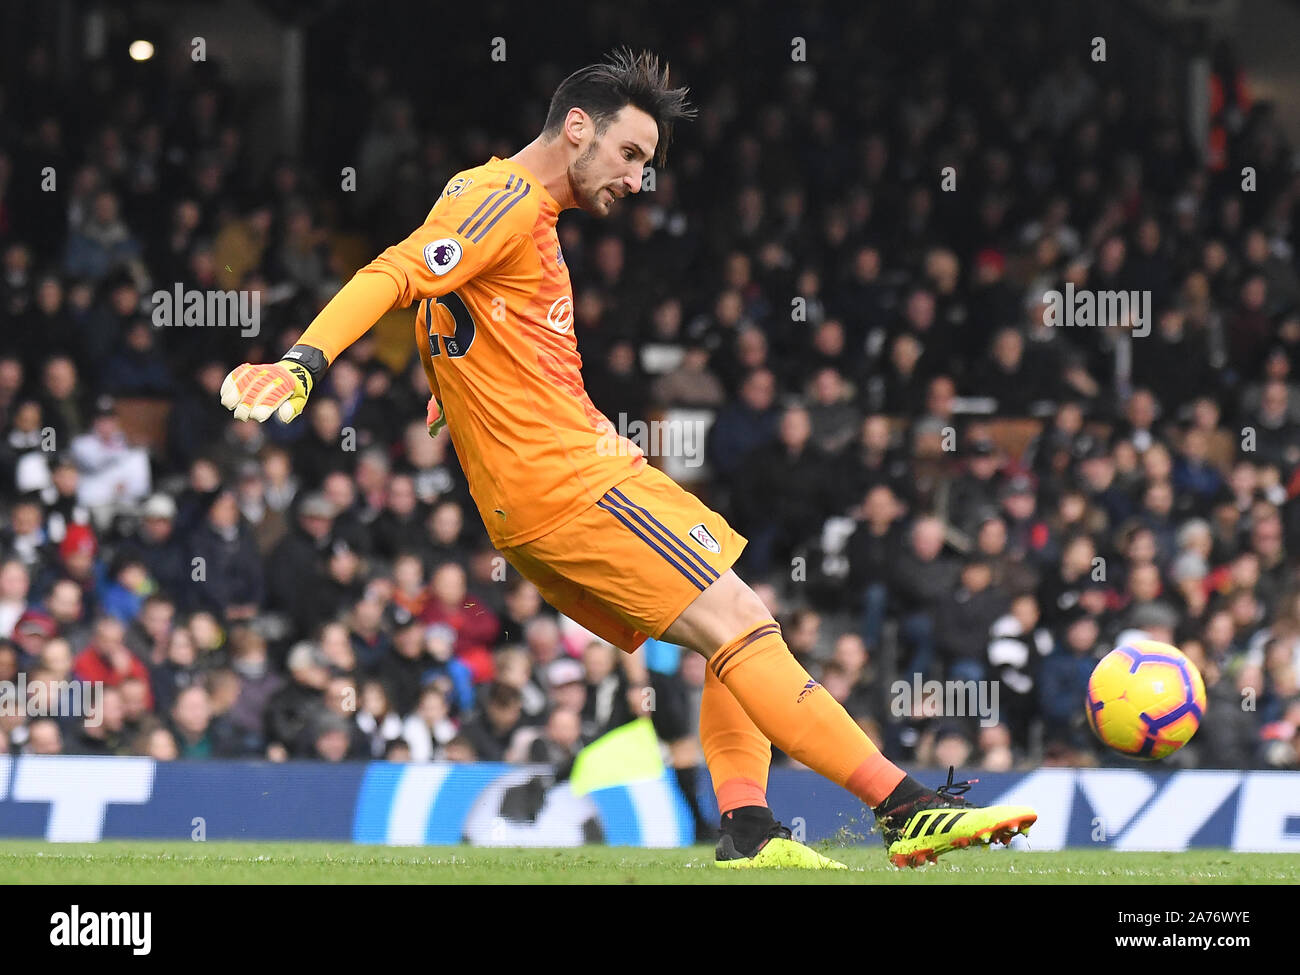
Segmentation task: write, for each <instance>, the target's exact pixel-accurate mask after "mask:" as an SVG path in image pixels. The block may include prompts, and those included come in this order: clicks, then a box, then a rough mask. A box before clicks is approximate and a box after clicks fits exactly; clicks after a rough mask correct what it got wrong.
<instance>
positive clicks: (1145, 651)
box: [1086, 640, 1205, 759]
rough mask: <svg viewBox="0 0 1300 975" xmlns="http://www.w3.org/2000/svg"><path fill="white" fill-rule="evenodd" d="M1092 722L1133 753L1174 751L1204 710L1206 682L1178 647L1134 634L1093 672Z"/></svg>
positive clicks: (1111, 742)
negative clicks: (1131, 640) (1130, 641)
mask: <svg viewBox="0 0 1300 975" xmlns="http://www.w3.org/2000/svg"><path fill="white" fill-rule="evenodd" d="M1086 707H1087V714H1088V724H1089V725H1091V726H1092V730H1093V732H1094V733H1095V734H1096V735H1097V737H1098V738H1100V739H1101V741H1102V742H1103V743H1104V744H1106V745H1108V746H1109V747H1111V748H1113V749H1115V751H1117V752H1123V753H1124V754H1125V755H1131V756H1132V757H1134V758H1149V759H1158V758H1164V757H1165V756H1166V755H1172V754H1173V753H1174V752H1176V751H1178V749H1180V748H1182V747H1183V746H1184V745H1186V744H1187V743H1188V741H1190V740H1191V737H1192V735H1194V734H1196V729H1197V728H1199V727H1200V726H1201V717H1202V716H1203V715H1204V714H1205V682H1204V681H1203V680H1201V672H1200V671H1199V670H1197V669H1196V665H1195V664H1194V663H1192V662H1191V661H1190V660H1188V659H1187V657H1186V655H1185V654H1184V653H1183V652H1182V651H1181V650H1179V649H1178V648H1177V647H1171V646H1170V645H1169V644H1167V643H1157V642H1155V641H1154V640H1135V641H1133V642H1132V643H1126V644H1124V645H1123V646H1120V647H1116V648H1115V649H1114V650H1112V651H1111V652H1110V653H1108V654H1106V656H1104V657H1102V658H1101V661H1100V662H1099V663H1098V664H1097V666H1096V667H1095V668H1094V669H1093V672H1092V676H1091V677H1090V678H1088V700H1087V705H1086Z"/></svg>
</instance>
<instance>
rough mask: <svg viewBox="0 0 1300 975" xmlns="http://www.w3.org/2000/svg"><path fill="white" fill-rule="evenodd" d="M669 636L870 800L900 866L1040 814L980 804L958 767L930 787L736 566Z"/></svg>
mask: <svg viewBox="0 0 1300 975" xmlns="http://www.w3.org/2000/svg"><path fill="white" fill-rule="evenodd" d="M727 634H736V635H733V636H730V637H728V636H727ZM663 637H664V639H666V640H669V641H671V642H673V643H679V644H681V645H682V646H687V647H691V648H692V649H695V650H697V651H698V652H700V653H701V654H703V655H704V656H706V657H707V658H708V667H709V670H710V671H712V673H713V675H714V676H715V677H717V679H718V681H719V682H720V683H721V684H722V685H723V686H724V687H725V688H726V689H727V690H728V691H730V692H731V694H732V695H733V696H734V697H735V699H736V701H737V702H739V704H740V706H741V708H743V709H744V711H745V713H746V714H747V715H748V716H749V717H750V718H751V719H752V720H753V722H754V725H755V727H757V728H758V729H759V731H760V732H761V733H762V734H763V735H764V736H766V737H767V738H768V739H769V740H771V741H772V742H773V743H775V744H776V745H777V747H779V748H780V749H781V750H782V751H784V752H785V753H786V754H787V755H790V756H791V757H792V758H794V759H796V760H797V761H799V762H802V763H803V764H804V765H806V766H808V767H809V768H811V769H814V770H815V771H817V772H820V773H821V774H822V775H824V776H825V777H826V778H828V779H830V780H831V781H833V782H835V783H837V784H839V785H841V786H843V787H844V788H845V789H847V790H848V791H850V792H852V793H853V794H854V795H856V796H857V797H858V798H860V799H861V800H862V801H863V802H865V803H866V804H867V805H868V806H870V807H871V809H872V811H873V812H874V814H875V816H876V819H877V823H878V825H879V827H880V830H881V834H882V837H883V839H884V841H885V845H886V847H887V849H888V850H889V855H890V859H891V860H892V861H893V862H894V864H895V865H897V866H918V865H919V864H921V863H923V862H926V861H927V860H934V859H937V857H938V856H939V855H940V854H942V853H945V852H947V851H948V850H952V849H956V848H958V847H962V846H969V845H972V844H975V843H988V842H991V841H1000V842H1006V841H1008V840H1009V839H1010V838H1011V836H1012V835H1014V834H1015V833H1017V832H1028V830H1029V827H1030V826H1032V825H1033V823H1034V821H1035V819H1036V818H1037V817H1036V815H1035V813H1034V811H1033V810H1032V809H1029V808H1027V807H1023V806H992V807H988V808H980V807H975V806H971V805H970V804H969V803H967V801H966V800H965V799H963V798H961V794H962V793H963V792H964V791H965V788H963V787H964V786H966V785H967V784H966V783H957V784H954V783H953V782H952V776H951V772H950V773H949V780H948V784H947V785H946V786H941V787H940V788H939V789H937V790H930V789H927V788H925V787H924V786H922V785H921V784H920V783H919V782H917V781H916V780H915V779H913V778H912V777H911V776H909V775H907V774H906V773H904V772H903V770H902V769H900V768H898V766H896V765H894V764H893V763H892V762H890V761H889V760H888V759H886V758H885V756H884V755H882V754H881V753H880V751H879V749H877V748H876V746H875V745H874V744H873V743H872V741H871V739H870V738H868V737H867V736H866V734H865V733H864V732H863V731H862V729H861V728H860V727H858V725H857V723H856V722H855V721H854V720H853V719H852V718H851V717H849V714H848V712H847V711H845V710H844V708H843V706H841V705H840V704H839V702H838V701H836V700H835V699H834V698H832V697H831V696H830V695H829V694H827V693H826V691H825V690H824V689H823V688H822V687H821V685H819V684H818V683H817V682H816V681H815V680H813V679H812V677H811V676H809V674H808V672H807V671H806V670H805V669H804V668H803V667H802V666H801V665H800V664H799V662H798V661H797V660H795V658H794V656H793V655H792V654H791V653H790V649H789V647H788V646H786V644H785V641H784V640H783V639H782V638H781V628H780V626H779V625H778V624H777V623H776V622H775V621H773V620H772V618H771V616H770V614H768V613H767V611H766V608H765V607H763V605H762V602H761V601H760V600H759V599H758V597H757V596H756V595H755V594H754V593H753V591H752V590H751V589H750V588H749V587H748V586H747V585H745V583H744V582H743V581H741V579H740V578H739V577H738V576H737V575H736V574H735V573H734V572H731V571H728V572H726V573H724V574H723V575H722V576H721V577H719V578H718V580H717V581H716V582H714V583H713V585H711V586H709V588H708V589H706V590H705V591H704V592H703V593H701V594H700V595H699V597H697V598H696V599H695V600H694V601H693V602H692V603H691V605H690V606H688V607H687V608H686V610H685V611H684V612H683V613H682V614H681V615H680V616H679V617H678V618H677V619H676V620H675V621H674V622H673V623H672V624H671V625H670V626H669V627H668V628H667V629H666V631H665V632H664V635H663Z"/></svg>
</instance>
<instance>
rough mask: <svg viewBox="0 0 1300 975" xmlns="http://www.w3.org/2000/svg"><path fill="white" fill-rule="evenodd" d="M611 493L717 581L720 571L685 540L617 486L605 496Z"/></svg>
mask: <svg viewBox="0 0 1300 975" xmlns="http://www.w3.org/2000/svg"><path fill="white" fill-rule="evenodd" d="M611 495H612V496H613V499H614V500H615V501H616V502H617V503H619V504H621V505H622V507H623V509H624V510H625V511H627V512H628V513H629V514H632V515H634V516H637V517H638V520H639V521H640V522H641V523H642V524H643V525H645V527H646V529H647V530H648V531H653V530H654V529H652V528H651V527H650V524H649V522H653V523H654V526H655V528H657V529H658V532H657V534H658V535H659V537H660V538H661V539H663V541H664V542H665V543H667V544H670V545H673V546H674V547H675V548H676V549H677V550H678V552H679V554H681V555H684V556H686V558H687V559H689V560H691V561H692V562H694V563H696V564H697V565H698V566H699V567H700V569H701V572H702V574H703V576H704V578H705V579H707V580H708V581H709V582H717V581H718V577H719V575H720V574H721V573H719V572H718V570H717V569H715V568H714V567H713V566H711V565H709V563H708V562H705V561H704V559H702V558H701V557H700V556H699V555H698V554H697V553H696V552H694V551H693V550H692V549H691V547H690V546H689V545H688V544H686V542H684V541H682V540H681V538H679V537H678V536H677V535H676V534H674V533H673V532H672V531H670V530H669V529H668V528H665V527H664V525H663V523H662V522H661V521H659V519H658V518H656V517H655V516H654V515H652V514H650V512H649V511H647V510H646V509H645V508H643V507H641V505H639V504H636V503H635V502H633V501H632V500H631V499H630V498H628V496H627V495H626V494H624V493H623V492H622V491H620V490H619V489H618V488H610V489H609V491H608V492H607V493H606V495H605V496H606V497H610V496H611ZM719 547H721V545H719Z"/></svg>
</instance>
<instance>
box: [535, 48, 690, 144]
mask: <svg viewBox="0 0 1300 975" xmlns="http://www.w3.org/2000/svg"><path fill="white" fill-rule="evenodd" d="M688 91H689V90H688V89H686V88H669V87H668V65H667V64H665V65H664V66H663V67H662V68H660V66H659V57H658V55H655V54H651V53H650V52H649V51H642V52H641V53H640V54H633V53H632V51H631V50H630V49H629V48H626V47H624V48H620V49H619V50H617V51H615V52H614V53H613V54H611V55H610V56H609V58H608V59H607V60H606V61H603V62H602V63H600V64H589V65H587V67H585V68H579V69H578V70H577V71H575V72H573V74H571V75H569V77H567V78H565V79H564V80H563V81H562V82H560V87H558V88H556V89H555V94H554V95H553V96H552V97H551V107H550V110H549V111H548V112H547V113H546V125H545V126H543V128H542V133H543V135H547V136H551V137H554V136H556V135H558V134H559V131H560V127H561V126H563V125H564V119H565V116H567V115H568V114H569V109H571V108H580V109H582V110H583V111H584V112H586V113H587V114H588V115H590V116H591V119H592V121H593V122H595V123H596V134H597V135H600V134H603V133H604V131H605V130H606V129H607V128H609V123H610V121H611V120H612V119H613V118H614V116H615V115H617V114H618V113H619V112H620V111H621V110H622V109H623V107H624V106H625V105H633V106H635V107H636V108H639V109H641V110H642V111H643V112H645V113H646V114H647V115H649V116H650V117H651V118H652V119H654V120H655V124H656V125H657V126H658V127H659V145H658V146H657V148H656V149H655V158H654V161H655V162H656V163H658V164H659V165H663V162H664V159H665V158H666V157H667V155H668V143H669V142H670V141H672V135H673V122H675V121H676V120H677V119H690V118H694V117H695V114H696V110H695V108H694V107H693V106H692V105H691V104H690V103H689V102H688V101H687V100H686V96H687V94H688Z"/></svg>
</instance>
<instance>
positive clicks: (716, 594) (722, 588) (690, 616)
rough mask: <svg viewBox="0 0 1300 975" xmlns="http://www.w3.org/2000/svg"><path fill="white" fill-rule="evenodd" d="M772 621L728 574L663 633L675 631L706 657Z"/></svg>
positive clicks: (751, 592)
mask: <svg viewBox="0 0 1300 975" xmlns="http://www.w3.org/2000/svg"><path fill="white" fill-rule="evenodd" d="M771 622H772V613H771V611H770V610H769V609H768V608H767V606H766V605H765V604H764V603H763V600H761V599H760V598H759V597H758V594H757V593H756V592H754V590H753V589H751V588H749V586H748V585H746V584H745V583H744V581H743V580H741V579H740V577H739V576H737V575H736V574H735V573H734V572H728V573H726V574H725V575H724V576H722V578H720V579H719V580H718V581H717V582H715V583H714V584H713V585H712V586H710V587H709V589H708V590H706V591H705V593H704V594H703V595H702V596H701V597H700V598H699V599H697V600H696V601H695V602H694V603H692V604H691V606H690V608H689V609H688V610H687V611H686V612H685V613H683V614H682V616H681V617H679V619H678V621H677V622H676V623H675V624H674V625H673V626H672V627H671V628H670V633H669V634H666V635H667V636H669V638H670V639H671V638H672V633H673V632H676V633H677V634H678V635H680V636H681V637H682V638H683V645H685V646H689V647H690V648H691V649H693V650H695V651H696V652H698V653H700V654H703V655H704V656H706V657H709V656H712V655H713V654H714V653H716V652H717V651H718V650H719V649H721V648H722V647H724V646H726V645H727V644H728V643H731V642H732V641H734V640H736V639H738V638H739V637H742V636H744V635H745V634H746V633H748V632H750V631H751V630H753V629H755V628H756V627H759V626H762V625H763V624H764V623H771Z"/></svg>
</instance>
